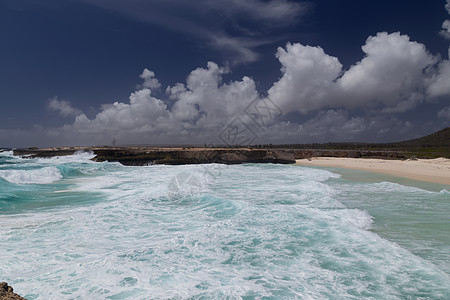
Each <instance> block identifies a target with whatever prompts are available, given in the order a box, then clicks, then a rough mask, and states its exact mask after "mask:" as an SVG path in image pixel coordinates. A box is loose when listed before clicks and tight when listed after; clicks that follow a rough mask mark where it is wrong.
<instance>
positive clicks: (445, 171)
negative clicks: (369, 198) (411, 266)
mask: <svg viewBox="0 0 450 300" xmlns="http://www.w3.org/2000/svg"><path fill="white" fill-rule="evenodd" d="M295 164H296V165H300V166H319V167H337V168H345V169H353V170H362V171H369V172H375V173H381V174H387V175H393V176H398V177H404V178H409V179H414V180H419V181H426V182H433V183H438V184H444V185H450V159H448V158H435V159H418V160H387V159H373V158H337V157H313V158H311V159H297V160H296V163H295Z"/></svg>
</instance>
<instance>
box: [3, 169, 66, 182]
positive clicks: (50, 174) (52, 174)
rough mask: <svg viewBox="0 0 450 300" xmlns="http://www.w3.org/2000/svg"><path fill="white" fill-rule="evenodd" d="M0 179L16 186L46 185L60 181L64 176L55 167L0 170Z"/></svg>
mask: <svg viewBox="0 0 450 300" xmlns="http://www.w3.org/2000/svg"><path fill="white" fill-rule="evenodd" d="M0 177H1V178H3V179H5V180H6V181H9V182H11V183H15V184H46V183H52V182H55V181H57V180H60V179H61V178H62V177H63V176H62V175H61V172H60V171H59V170H58V169H57V168H55V167H45V168H41V169H35V170H0Z"/></svg>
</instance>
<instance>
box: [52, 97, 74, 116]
mask: <svg viewBox="0 0 450 300" xmlns="http://www.w3.org/2000/svg"><path fill="white" fill-rule="evenodd" d="M48 108H49V109H51V110H54V111H57V112H59V113H60V114H61V115H62V116H64V117H71V116H76V115H79V114H81V110H79V109H77V108H74V107H72V105H71V104H70V102H69V101H66V100H58V97H53V98H51V99H50V100H49V102H48Z"/></svg>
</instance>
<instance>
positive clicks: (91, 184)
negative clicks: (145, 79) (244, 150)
mask: <svg viewBox="0 0 450 300" xmlns="http://www.w3.org/2000/svg"><path fill="white" fill-rule="evenodd" d="M92 157H93V154H92V153H88V152H80V153H76V154H75V155H73V156H67V157H54V158H47V159H30V158H20V157H15V156H13V154H12V152H8V151H5V152H3V153H0V240H1V243H0V261H1V267H0V281H6V282H8V283H9V284H10V285H12V286H13V287H14V289H15V291H16V292H17V293H19V294H20V295H21V296H23V297H26V298H27V299H450V235H449V232H450V193H449V191H448V190H447V189H448V186H440V185H433V184H425V183H420V182H414V181H408V180H401V179H398V178H389V177H386V176H385V175H383V176H381V175H376V174H372V173H368V172H363V171H350V170H347V171H346V170H342V169H333V168H313V167H302V166H296V165H275V164H244V165H229V166H227V165H219V164H208V165H183V166H165V165H150V166H142V167H130V166H122V165H121V164H119V163H109V162H102V163H98V162H93V161H91V160H90V158H92Z"/></svg>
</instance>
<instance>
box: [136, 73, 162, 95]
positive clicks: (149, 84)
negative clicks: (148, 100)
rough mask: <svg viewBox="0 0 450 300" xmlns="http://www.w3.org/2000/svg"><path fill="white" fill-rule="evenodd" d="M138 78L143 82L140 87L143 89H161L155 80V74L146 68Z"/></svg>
mask: <svg viewBox="0 0 450 300" xmlns="http://www.w3.org/2000/svg"><path fill="white" fill-rule="evenodd" d="M139 77H141V78H142V79H143V80H144V83H143V84H142V86H143V87H145V88H149V89H151V90H156V89H159V88H160V87H161V84H160V83H159V81H158V79H156V78H155V73H154V72H153V71H150V70H149V69H147V68H145V69H144V71H142V74H141V75H139Z"/></svg>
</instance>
